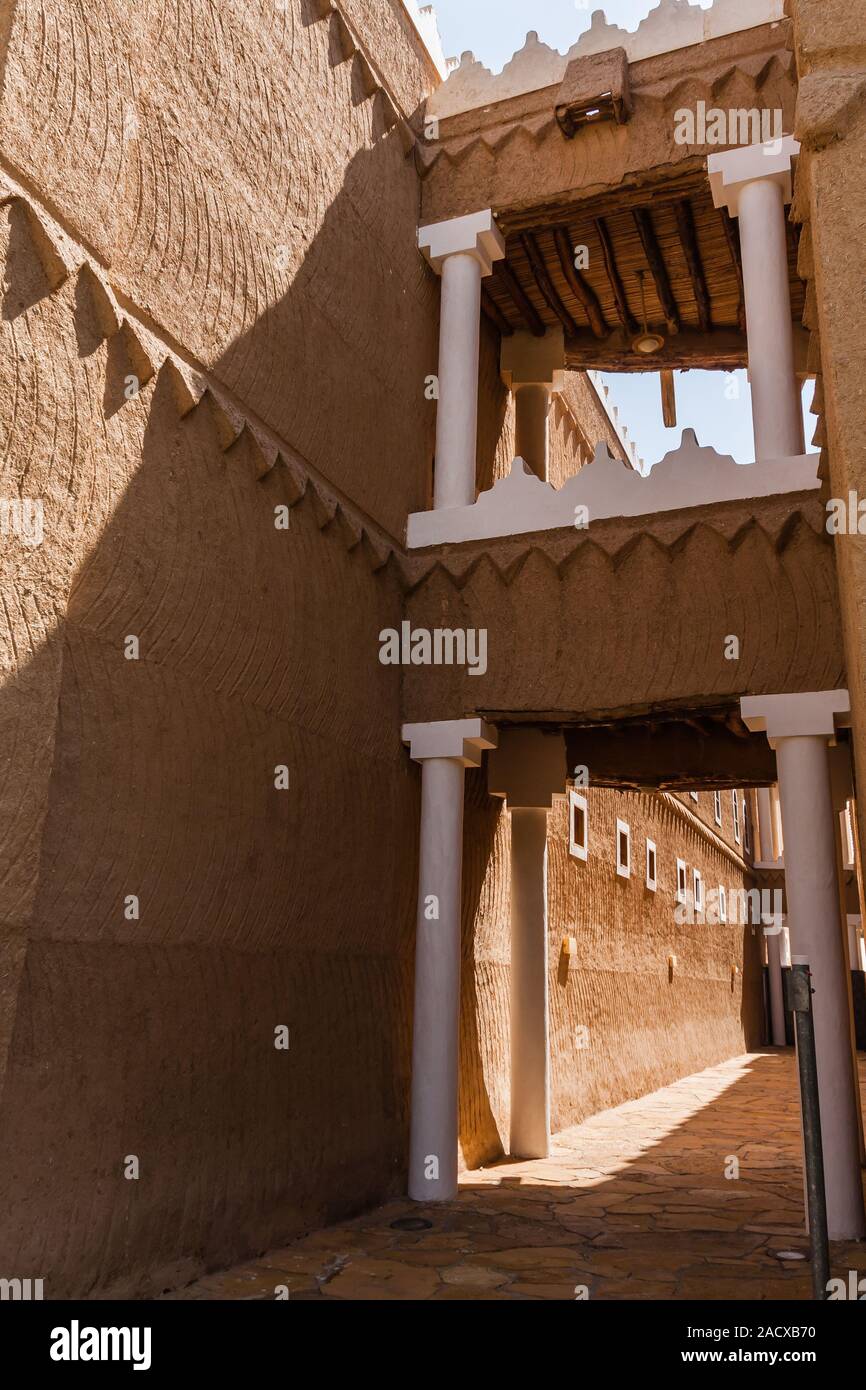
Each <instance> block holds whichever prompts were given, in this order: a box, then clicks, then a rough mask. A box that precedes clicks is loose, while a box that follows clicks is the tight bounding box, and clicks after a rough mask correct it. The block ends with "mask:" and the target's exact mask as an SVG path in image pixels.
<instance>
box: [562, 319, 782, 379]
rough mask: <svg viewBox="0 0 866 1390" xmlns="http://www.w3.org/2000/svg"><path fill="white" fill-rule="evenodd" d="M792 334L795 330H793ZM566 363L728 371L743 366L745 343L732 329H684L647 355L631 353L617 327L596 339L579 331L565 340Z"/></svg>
mask: <svg viewBox="0 0 866 1390" xmlns="http://www.w3.org/2000/svg"><path fill="white" fill-rule="evenodd" d="M795 333H796V330H795ZM565 360H566V365H567V366H569V367H571V368H573V369H575V370H578V371H587V370H589V369H590V368H595V369H597V370H598V371H606V372H664V371H677V370H679V371H688V370H689V369H700V370H702V371H720V372H732V371H735V370H736V369H737V368H739V367H745V366H746V365H747V362H748V346H747V344H746V335H745V333H740V332H739V330H738V329H736V328H717V329H715V330H714V331H713V332H712V333H701V332H699V331H698V330H697V329H690V328H684V329H683V330H682V332H680V333H678V334H677V335H676V337H673V338H668V339H667V340H666V341H665V344H664V346H663V347H662V348H660V349H659V351H658V352H654V353H652V354H650V355H648V356H644V355H643V354H642V353H639V352H635V351H634V348H633V347H632V338H631V334H630V333H626V332H625V331H624V330H623V329H622V328H617V329H614V330H612V331H611V332H610V333H608V335H607V337H606V338H604V339H603V340H599V339H598V338H596V337H595V336H594V334H592V333H590V332H588V331H586V330H583V331H582V332H580V333H578V335H577V336H576V337H571V338H566V340H565Z"/></svg>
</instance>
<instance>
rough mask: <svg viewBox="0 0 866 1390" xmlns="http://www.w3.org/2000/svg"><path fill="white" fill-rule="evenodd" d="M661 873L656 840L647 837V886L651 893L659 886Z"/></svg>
mask: <svg viewBox="0 0 866 1390" xmlns="http://www.w3.org/2000/svg"><path fill="white" fill-rule="evenodd" d="M650 860H652V873H650ZM658 873H659V854H658V849H657V848H656V842H655V840H650V839H647V842H646V886H647V888H648V889H649V891H650V892H651V893H654V892H655V891H656V888H657V887H658Z"/></svg>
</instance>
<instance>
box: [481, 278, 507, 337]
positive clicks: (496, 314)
mask: <svg viewBox="0 0 866 1390" xmlns="http://www.w3.org/2000/svg"><path fill="white" fill-rule="evenodd" d="M481 312H482V313H483V314H484V316H485V318H488V319H489V320H490V322H491V323H492V324H493V325H494V327H495V328H498V329H499V332H500V333H501V334H502V336H503V338H510V337H511V336H512V334H513V333H514V329H513V328H512V327H511V324H510V323H509V322H508V319H507V318H506V317H505V315H504V314H503V312H502V310H501V309H500V307H499V305H498V304H497V303H496V300H495V299H493V297H492V296H491V295H489V294H488V293H487V291H486V289H484V288H483V286H482V289H481Z"/></svg>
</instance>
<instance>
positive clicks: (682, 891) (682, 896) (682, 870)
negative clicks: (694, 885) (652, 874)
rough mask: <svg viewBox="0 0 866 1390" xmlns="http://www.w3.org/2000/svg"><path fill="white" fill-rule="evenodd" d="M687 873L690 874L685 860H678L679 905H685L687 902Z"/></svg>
mask: <svg viewBox="0 0 866 1390" xmlns="http://www.w3.org/2000/svg"><path fill="white" fill-rule="evenodd" d="M687 873H688V866H687V864H686V861H685V859H678V860H677V902H678V903H684V902H685V900H686V894H687V891H688V890H687V888H686V883H687V882H688V880H687V878H686V874H687Z"/></svg>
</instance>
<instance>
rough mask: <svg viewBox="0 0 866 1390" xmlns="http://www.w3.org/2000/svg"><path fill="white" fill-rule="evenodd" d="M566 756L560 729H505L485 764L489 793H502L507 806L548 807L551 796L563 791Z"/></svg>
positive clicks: (566, 768) (565, 779)
mask: <svg viewBox="0 0 866 1390" xmlns="http://www.w3.org/2000/svg"><path fill="white" fill-rule="evenodd" d="M567 780H568V759H567V758H566V755H565V739H564V738H563V736H562V734H561V732H560V731H559V730H557V731H556V733H550V734H547V733H543V732H542V731H541V729H504V730H503V731H502V733H501V734H500V736H499V746H498V748H497V749H496V752H495V753H494V754H493V755H492V756H491V758H490V761H489V763H488V767H487V789H488V791H489V792H490V795H491V796H504V797H505V798H506V799H507V801H508V804H509V806H510V807H512V809H513V808H515V807H519V808H521V809H530V808H532V807H535V808H536V809H539V810H541V809H543V810H548V809H549V807H550V802H551V798H552V797H553V796H554V795H555V794H556V793H557V792H564V791H565V784H566V782H567Z"/></svg>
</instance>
